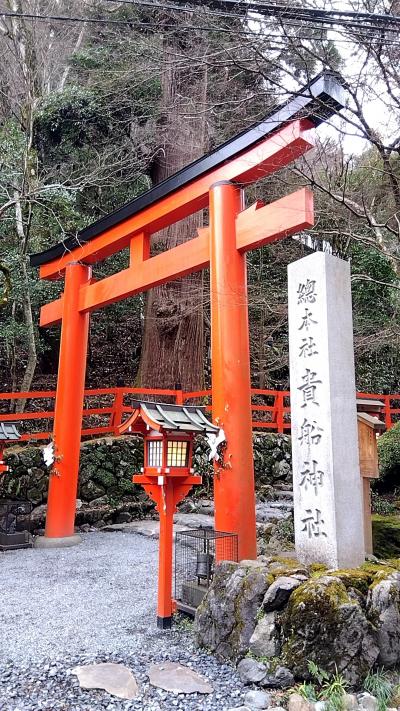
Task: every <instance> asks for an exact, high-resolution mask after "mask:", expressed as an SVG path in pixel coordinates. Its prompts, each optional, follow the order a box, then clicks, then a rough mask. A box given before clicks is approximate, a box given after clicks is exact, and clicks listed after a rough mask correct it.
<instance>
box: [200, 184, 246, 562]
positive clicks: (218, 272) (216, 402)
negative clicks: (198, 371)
mask: <svg viewBox="0 0 400 711" xmlns="http://www.w3.org/2000/svg"><path fill="white" fill-rule="evenodd" d="M241 209H242V191H241V190H240V188H239V187H238V186H236V185H234V184H233V183H230V182H227V181H223V182H219V183H215V184H214V185H212V186H211V189H210V283H211V358H212V392H213V401H212V411H213V420H214V423H215V424H219V425H220V426H221V427H222V428H223V430H224V432H225V437H226V443H227V445H226V449H225V452H224V458H223V462H222V463H220V462H217V463H216V464H215V476H214V493H215V528H216V529H217V530H219V531H227V532H231V533H237V534H238V543H239V559H240V560H242V559H253V558H256V557H257V544H256V520H255V496H254V472H253V440H252V424H251V386H250V355H249V329H248V307H247V278H246V258H245V256H244V255H242V254H240V252H239V251H238V250H237V247H236V225H235V223H236V216H237V215H238V213H239V212H240V210H241Z"/></svg>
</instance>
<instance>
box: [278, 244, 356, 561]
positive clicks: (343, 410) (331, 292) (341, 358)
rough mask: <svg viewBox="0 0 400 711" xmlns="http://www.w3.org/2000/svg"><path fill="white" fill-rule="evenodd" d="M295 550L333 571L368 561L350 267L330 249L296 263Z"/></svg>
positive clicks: (292, 336) (292, 322) (292, 324)
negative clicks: (365, 554)
mask: <svg viewBox="0 0 400 711" xmlns="http://www.w3.org/2000/svg"><path fill="white" fill-rule="evenodd" d="M288 293H289V349H290V393H291V418H292V451H293V489H294V523H295V539H296V554H297V557H298V559H299V560H300V561H302V562H303V563H312V562H320V563H325V564H326V565H328V566H329V567H330V568H352V567H357V566H358V565H360V564H361V563H362V562H363V561H364V550H365V549H364V532H363V505H362V484H361V477H360V468H359V458H358V435H357V409H356V388H355V376H354V351H353V323H352V305H351V286H350V266H349V264H348V263H347V262H345V261H343V260H342V259H338V258H337V257H333V256H332V255H330V254H326V253H324V252H315V253H314V254H311V255H310V256H308V257H305V258H304V259H300V260H299V261H297V262H294V263H292V264H290V265H289V268H288Z"/></svg>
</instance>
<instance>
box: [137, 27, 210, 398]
mask: <svg viewBox="0 0 400 711" xmlns="http://www.w3.org/2000/svg"><path fill="white" fill-rule="evenodd" d="M196 49H197V52H196V54H198V47H197V48H196ZM181 50H182V45H179V38H178V37H177V36H172V37H171V36H168V37H167V38H166V40H165V44H164V62H163V87H162V113H161V120H160V132H161V136H162V138H163V141H162V149H160V151H159V157H158V159H157V162H156V164H155V166H154V170H153V173H152V178H153V182H154V184H156V183H159V182H161V181H162V180H164V179H165V178H167V177H168V176H170V175H172V174H173V173H176V172H177V171H178V170H180V169H181V168H183V167H184V166H186V165H188V164H189V163H191V162H192V161H193V160H195V159H196V158H198V157H200V156H201V155H202V154H203V153H204V151H205V143H206V135H205V134H206V132H205V118H204V117H205V104H206V92H207V71H206V66H205V65H202V66H201V65H200V66H197V67H196V66H195V67H194V68H193V65H192V66H190V63H189V62H188V61H187V60H185V59H184V58H183V57H182V55H183V54H184V52H182V51H181ZM185 50H187V48H186V47H185ZM201 225H202V214H201V213H198V214H195V215H191V216H190V217H188V218H187V219H185V220H183V221H181V222H179V223H177V224H174V225H171V226H170V227H168V228H167V229H165V230H162V231H161V232H159V233H157V235H154V236H153V238H152V253H156V252H158V251H163V250H166V249H170V248H171V247H175V246H176V245H178V244H180V243H182V242H186V241H187V240H188V239H191V238H193V237H195V236H196V231H197V227H200V226H201ZM203 357H204V353H203V276H202V273H201V272H200V273H198V274H192V275H189V276H188V277H185V278H184V279H179V280H178V281H175V282H171V283H169V284H165V285H163V286H161V287H158V288H156V289H153V290H151V291H150V292H149V293H148V294H147V299H146V309H145V323H144V333H143V346H142V353H141V362H140V369H139V381H140V385H141V386H142V387H159V388H174V387H175V386H176V385H178V384H179V385H180V386H181V387H182V388H183V389H184V390H196V389H201V388H202V386H203V367H204V366H203Z"/></svg>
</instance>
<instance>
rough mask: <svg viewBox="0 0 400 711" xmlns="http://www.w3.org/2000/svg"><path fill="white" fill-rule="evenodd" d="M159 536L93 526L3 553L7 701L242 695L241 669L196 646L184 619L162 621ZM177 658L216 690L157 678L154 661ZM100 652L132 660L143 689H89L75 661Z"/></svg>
mask: <svg viewBox="0 0 400 711" xmlns="http://www.w3.org/2000/svg"><path fill="white" fill-rule="evenodd" d="M157 551H158V542H157V541H153V540H151V539H147V538H144V537H142V536H137V535H134V534H123V533H89V534H86V535H85V536H84V542H83V544H81V545H80V546H76V547H74V548H67V549H57V550H41V549H38V550H21V551H13V552H8V553H5V554H4V555H1V557H0V566H1V568H2V577H1V608H0V622H1V626H0V711H33V710H35V711H36V710H39V709H42V710H43V711H56V709H57V710H62V711H67V710H68V711H95V710H96V709H109V710H111V709H113V710H114V709H115V710H119V709H121V710H122V709H149V711H153V710H154V711H156V710H157V711H158V710H160V711H161V710H162V711H164V710H165V711H167V709H168V711H169V710H170V709H175V708H176V709H185V710H186V709H187V710H188V711H192V710H193V711H194V709H204V710H207V709H209V710H210V711H211V709H213V710H214V709H218V710H219V711H222V709H226V708H229V707H232V706H236V705H240V698H241V696H242V694H243V689H242V686H241V684H240V681H239V680H238V678H237V676H236V674H235V672H234V670H233V669H232V668H231V667H230V666H227V665H220V664H218V663H217V662H216V661H215V659H214V658H213V657H211V656H209V655H207V654H205V653H200V652H198V650H195V649H193V646H192V639H191V635H190V633H188V632H187V631H185V630H184V629H178V628H174V630H173V631H168V632H165V631H164V632H162V631H160V630H158V629H157V628H156V625H155V616H156V610H155V600H156V584H157V581H156V576H157V556H158V553H157ZM166 660H171V661H179V662H181V663H182V664H190V665H191V666H192V668H193V669H195V670H196V671H197V672H199V673H200V674H202V675H203V676H204V677H206V678H208V679H209V680H210V682H211V684H212V686H213V687H214V693H213V694H211V695H209V696H202V697H200V696H197V695H195V694H191V695H186V696H183V695H173V694H170V693H167V692H164V691H161V690H159V689H155V688H153V687H150V686H149V684H148V679H147V676H146V671H147V670H148V668H149V666H150V665H151V664H152V663H157V662H161V661H166ZM94 661H114V662H121V663H124V664H126V665H127V666H129V667H130V669H131V670H132V672H133V674H134V675H135V677H136V679H137V681H138V683H139V686H140V691H141V694H140V697H138V698H137V699H135V700H134V701H129V702H128V701H121V700H118V699H116V698H115V697H113V696H110V695H109V694H107V693H106V692H103V691H81V690H80V688H79V686H78V681H77V678H76V676H74V675H71V669H72V668H73V667H74V666H75V665H77V664H87V663H92V662H94Z"/></svg>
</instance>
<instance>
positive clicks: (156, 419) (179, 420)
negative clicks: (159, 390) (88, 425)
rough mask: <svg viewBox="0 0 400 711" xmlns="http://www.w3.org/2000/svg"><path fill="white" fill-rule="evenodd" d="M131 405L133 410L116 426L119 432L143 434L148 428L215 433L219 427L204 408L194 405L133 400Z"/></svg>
mask: <svg viewBox="0 0 400 711" xmlns="http://www.w3.org/2000/svg"><path fill="white" fill-rule="evenodd" d="M133 407H134V408H135V409H134V412H133V413H132V414H131V415H130V417H129V418H128V419H127V420H126V421H125V422H123V423H122V425H120V427H119V428H118V429H119V431H120V433H121V434H124V433H132V434H135V433H138V434H145V433H146V431H148V430H149V429H152V430H156V431H158V432H193V433H198V434H217V433H218V432H219V429H220V428H219V427H218V426H217V425H213V424H212V422H210V421H209V420H208V419H207V417H206V416H205V414H204V408H202V407H197V406H196V405H170V404H168V403H165V402H148V401H147V400H135V401H134V403H133Z"/></svg>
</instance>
